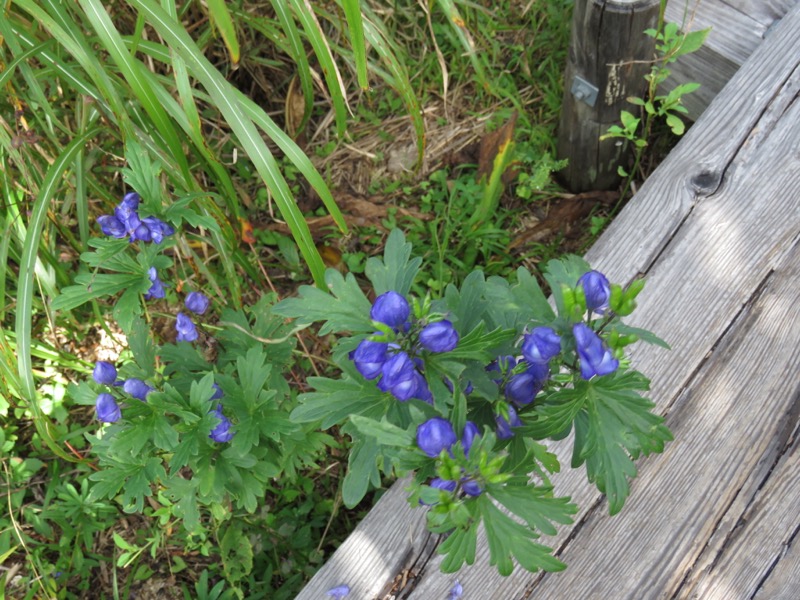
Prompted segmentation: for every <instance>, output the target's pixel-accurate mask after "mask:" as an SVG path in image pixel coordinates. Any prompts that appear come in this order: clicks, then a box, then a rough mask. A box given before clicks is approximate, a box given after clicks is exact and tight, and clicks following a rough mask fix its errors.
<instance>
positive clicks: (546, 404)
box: [520, 381, 587, 440]
mask: <svg viewBox="0 0 800 600" xmlns="http://www.w3.org/2000/svg"><path fill="white" fill-rule="evenodd" d="M586 388H587V384H586V383H585V382H583V381H580V382H578V383H576V384H575V387H574V388H564V389H560V390H557V391H555V392H553V393H551V394H547V395H545V396H543V397H542V398H537V400H536V402H535V404H534V406H535V411H534V412H533V413H532V414H533V415H534V416H535V419H530V418H525V419H523V422H524V423H525V424H524V425H523V426H522V427H521V428H520V432H521V433H523V434H524V435H526V436H530V437H532V438H533V439H535V440H544V439H546V438H549V437H552V436H556V435H559V434H561V433H563V432H564V431H565V430H567V431H568V430H569V427H570V426H571V424H572V422H573V420H574V419H575V418H576V416H577V415H578V414H579V413H580V412H581V410H582V409H583V407H584V404H585V403H586V394H587V390H586Z"/></svg>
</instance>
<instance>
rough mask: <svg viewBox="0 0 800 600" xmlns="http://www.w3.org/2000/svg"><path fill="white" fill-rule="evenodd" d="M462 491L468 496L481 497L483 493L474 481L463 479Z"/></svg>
mask: <svg viewBox="0 0 800 600" xmlns="http://www.w3.org/2000/svg"><path fill="white" fill-rule="evenodd" d="M461 489H462V490H464V493H465V494H466V495H467V496H480V495H481V494H482V493H483V488H482V487H481V484H479V483H478V482H477V481H475V480H474V479H462V480H461Z"/></svg>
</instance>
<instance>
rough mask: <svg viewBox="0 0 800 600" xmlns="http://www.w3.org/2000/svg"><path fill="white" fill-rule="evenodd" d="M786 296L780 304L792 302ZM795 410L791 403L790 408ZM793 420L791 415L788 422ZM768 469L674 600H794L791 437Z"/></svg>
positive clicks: (798, 486)
mask: <svg viewBox="0 0 800 600" xmlns="http://www.w3.org/2000/svg"><path fill="white" fill-rule="evenodd" d="M797 274H798V273H796V275H797ZM790 285H794V283H792V284H790ZM789 292H790V293H789V294H788V295H787V298H786V301H787V302H794V301H796V300H795V299H793V298H792V297H791V296H792V294H791V290H789ZM794 341H795V342H796V341H797V340H794ZM798 407H800V404H798V402H797V400H795V402H794V409H795V410H796V409H797V408H798ZM796 420H797V415H796V414H794V415H790V418H789V419H788V421H789V422H792V421H795V422H796ZM771 466H774V470H773V471H772V472H770V473H769V474H768V478H766V483H764V485H763V488H761V489H760V490H758V492H757V493H756V494H755V495H754V498H752V501H751V503H750V505H749V506H748V507H747V509H746V511H744V512H743V514H742V513H739V514H740V517H739V519H738V520H737V521H738V522H737V523H736V527H735V528H734V529H733V530H732V531H730V532H729V535H728V536H727V537H726V539H725V541H724V544H723V545H722V547H721V548H714V549H713V551H712V548H710V547H706V548H705V549H704V551H703V554H704V555H711V554H713V555H714V556H713V557H712V556H708V558H709V559H712V558H713V561H711V562H710V564H709V565H708V566H707V567H706V568H705V569H703V570H699V569H694V570H693V572H692V573H690V575H689V577H687V579H686V580H685V581H684V582H683V584H682V586H681V589H680V593H679V594H678V598H686V599H690V598H714V597H726V598H752V597H754V596H755V597H758V595H757V594H760V595H761V596H762V597H763V598H769V599H770V600H774V599H775V598H777V597H780V595H781V591H780V590H785V591H787V592H788V591H790V590H791V591H792V593H793V595H792V596H791V598H793V599H796V598H797V596H798V590H800V569H798V567H800V564H798V562H797V555H796V554H789V553H790V552H791V550H792V549H794V550H796V548H795V546H794V545H793V544H792V543H793V542H794V541H795V538H796V536H797V533H798V529H800V438H797V437H795V439H794V445H793V448H791V449H790V450H789V451H788V452H787V453H786V454H785V455H784V456H783V457H782V458H781V460H780V461H779V463H778V464H777V465H771ZM727 512H728V513H729V514H730V513H731V512H734V511H731V510H728V511H727ZM735 512H739V511H735ZM731 516H734V515H731ZM784 597H786V598H788V597H789V596H784Z"/></svg>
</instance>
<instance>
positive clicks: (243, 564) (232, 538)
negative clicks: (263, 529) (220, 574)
mask: <svg viewBox="0 0 800 600" xmlns="http://www.w3.org/2000/svg"><path fill="white" fill-rule="evenodd" d="M219 553H220V558H221V559H222V567H223V569H224V570H225V577H226V579H227V580H228V581H229V582H231V583H233V584H236V583H237V582H238V581H240V580H242V579H244V578H245V577H247V576H248V575H249V574H250V572H251V571H252V570H253V546H252V545H251V544H250V538H249V537H248V536H247V535H246V534H245V533H244V532H243V531H242V530H241V529H240V527H238V526H236V525H233V524H231V525H229V526H228V528H227V529H226V531H225V535H223V536H222V539H221V540H220V544H219Z"/></svg>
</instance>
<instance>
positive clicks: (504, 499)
mask: <svg viewBox="0 0 800 600" xmlns="http://www.w3.org/2000/svg"><path fill="white" fill-rule="evenodd" d="M487 492H488V493H489V495H490V496H492V498H494V499H495V500H497V501H498V502H500V504H502V505H503V506H505V507H506V508H507V509H508V510H510V511H511V512H512V513H514V514H515V515H517V516H519V517H522V518H523V519H524V520H525V522H526V523H527V524H528V527H530V528H531V529H538V530H539V531H541V532H542V533H544V534H546V535H556V533H557V530H556V528H555V527H554V526H553V523H560V524H562V525H569V524H570V523H572V518H571V516H572V515H574V514H575V513H576V512H578V507H577V505H575V504H571V503H570V499H569V498H566V497H565V498H554V497H553V490H552V488H548V487H541V486H540V487H534V486H533V485H530V484H529V485H504V486H494V485H492V486H489V488H488V489H487Z"/></svg>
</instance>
